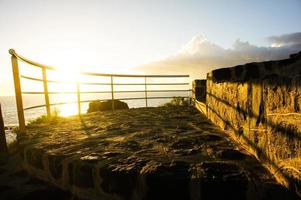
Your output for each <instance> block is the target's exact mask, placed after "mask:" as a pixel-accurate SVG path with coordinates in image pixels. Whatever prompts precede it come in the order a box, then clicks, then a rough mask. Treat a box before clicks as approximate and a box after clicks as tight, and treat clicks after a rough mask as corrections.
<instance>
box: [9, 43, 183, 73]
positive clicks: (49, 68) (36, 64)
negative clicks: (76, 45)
mask: <svg viewBox="0 0 301 200" xmlns="http://www.w3.org/2000/svg"><path fill="white" fill-rule="evenodd" d="M9 53H10V54H11V55H13V56H15V57H16V58H18V59H19V60H21V61H23V62H25V63H27V64H30V65H33V66H35V67H39V68H46V69H48V70H54V71H60V69H59V68H57V67H52V66H48V65H44V64H41V63H38V62H35V61H32V60H29V59H28V58H25V57H24V56H21V55H19V54H17V53H16V51H15V50H14V49H10V50H9ZM79 74H81V75H88V76H114V77H125V78H126V77H128V78H133V77H136V78H139V77H140V78H144V77H149V78H181V77H182V78H188V77H189V75H183V74H178V75H139V74H108V73H95V72H79Z"/></svg>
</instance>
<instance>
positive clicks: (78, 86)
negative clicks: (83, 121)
mask: <svg viewBox="0 0 301 200" xmlns="http://www.w3.org/2000/svg"><path fill="white" fill-rule="evenodd" d="M76 93H77V109H78V115H80V114H81V106H80V83H79V82H77V83H76Z"/></svg>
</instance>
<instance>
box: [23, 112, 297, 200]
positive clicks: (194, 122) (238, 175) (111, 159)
mask: <svg viewBox="0 0 301 200" xmlns="http://www.w3.org/2000/svg"><path fill="white" fill-rule="evenodd" d="M19 141H20V146H21V147H22V148H23V152H24V161H25V162H24V163H25V167H26V169H27V171H28V172H29V173H30V174H32V175H34V176H35V177H38V178H40V179H43V180H46V181H48V182H51V183H52V184H54V185H56V186H58V187H60V188H62V189H64V190H69V191H71V192H72V193H73V194H75V195H77V196H79V197H81V198H87V199H100V198H101V199H239V200H242V199H295V197H294V196H292V195H291V194H290V193H289V192H288V191H286V189H285V188H283V187H282V186H280V185H278V184H277V183H276V182H275V180H274V178H273V177H272V176H271V174H269V173H268V172H267V170H265V168H263V167H262V166H261V164H260V163H259V162H258V161H257V160H256V159H255V158H254V157H253V156H251V155H249V154H248V153H247V152H245V151H244V150H243V149H242V148H241V147H240V146H239V145H237V144H235V143H234V142H232V141H231V140H230V139H229V138H228V137H227V136H226V135H225V133H224V132H223V131H221V130H220V129H219V128H218V127H217V126H215V125H213V124H212V123H211V122H210V121H208V120H207V119H206V117H205V116H203V115H202V114H200V113H199V112H198V111H197V110H195V109H194V108H192V107H158V108H139V109H129V110H119V111H115V112H111V111H108V112H96V113H90V114H85V115H82V117H81V118H79V117H78V116H74V117H68V118H55V119H52V120H37V121H36V122H34V123H32V124H30V125H29V126H28V130H27V133H26V134H25V135H23V136H21V137H20V138H19Z"/></svg>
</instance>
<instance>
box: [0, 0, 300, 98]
mask: <svg viewBox="0 0 301 200" xmlns="http://www.w3.org/2000/svg"><path fill="white" fill-rule="evenodd" d="M300 10H301V1H300V0H264V1H263V0H252V1H246V0H231V1H230V0H210V1H209V0H208V1H205V0H198V1H194V0H161V1H159V0H148V1H146V0H145V1H144V0H136V1H134V0H119V1H117V0H107V1H105V0H103V1H101V0H73V1H71V0H26V1H25V0H20V1H16V0H0V96H1V95H13V93H14V92H13V82H12V73H11V64H10V55H9V54H8V49H10V48H14V49H15V50H16V52H17V53H19V54H21V55H23V56H25V57H28V58H30V59H32V60H34V61H37V62H40V63H43V64H47V65H51V66H57V67H61V68H64V69H73V70H81V71H98V72H106V73H130V74H131V73H150V72H152V73H156V72H158V73H170V72H172V71H175V72H177V73H185V74H186V73H193V74H194V77H196V78H198V76H199V77H201V78H203V77H204V76H205V74H206V71H208V70H210V69H213V68H216V67H219V66H228V65H235V64H241V63H244V62H249V61H254V60H255V61H261V60H267V59H278V58H282V57H287V56H288V54H289V53H294V52H296V51H298V50H301V49H299V47H300V46H299V44H301V39H300V35H301V33H300V32H301V12H300ZM242 52H243V53H242ZM246 53H247V56H246ZM221 54H222V55H223V56H224V57H226V58H227V59H220V58H219V57H220V55H221ZM213 55H214V56H213ZM271 55H272V56H271ZM209 57H211V58H212V57H215V59H208V58H209ZM216 60H218V61H216ZM184 63H185V65H184ZM186 65H187V66H189V67H185V66H186ZM205 65H206V66H207V67H202V66H205ZM181 66H182V67H181ZM173 67H174V68H173ZM159 68H160V69H161V70H160V71H159V70H158V71H156V69H159ZM162 69H163V70H162ZM164 69H166V70H165V71H164ZM174 69H175V70H174Z"/></svg>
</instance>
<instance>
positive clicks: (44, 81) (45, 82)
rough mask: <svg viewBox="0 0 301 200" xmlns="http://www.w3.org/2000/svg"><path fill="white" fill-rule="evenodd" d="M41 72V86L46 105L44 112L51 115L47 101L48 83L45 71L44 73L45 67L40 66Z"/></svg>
mask: <svg viewBox="0 0 301 200" xmlns="http://www.w3.org/2000/svg"><path fill="white" fill-rule="evenodd" d="M42 74H43V86H44V96H45V105H46V112H47V116H48V117H50V116H51V111H50V102H49V93H48V84H47V73H46V68H45V67H43V68H42Z"/></svg>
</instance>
